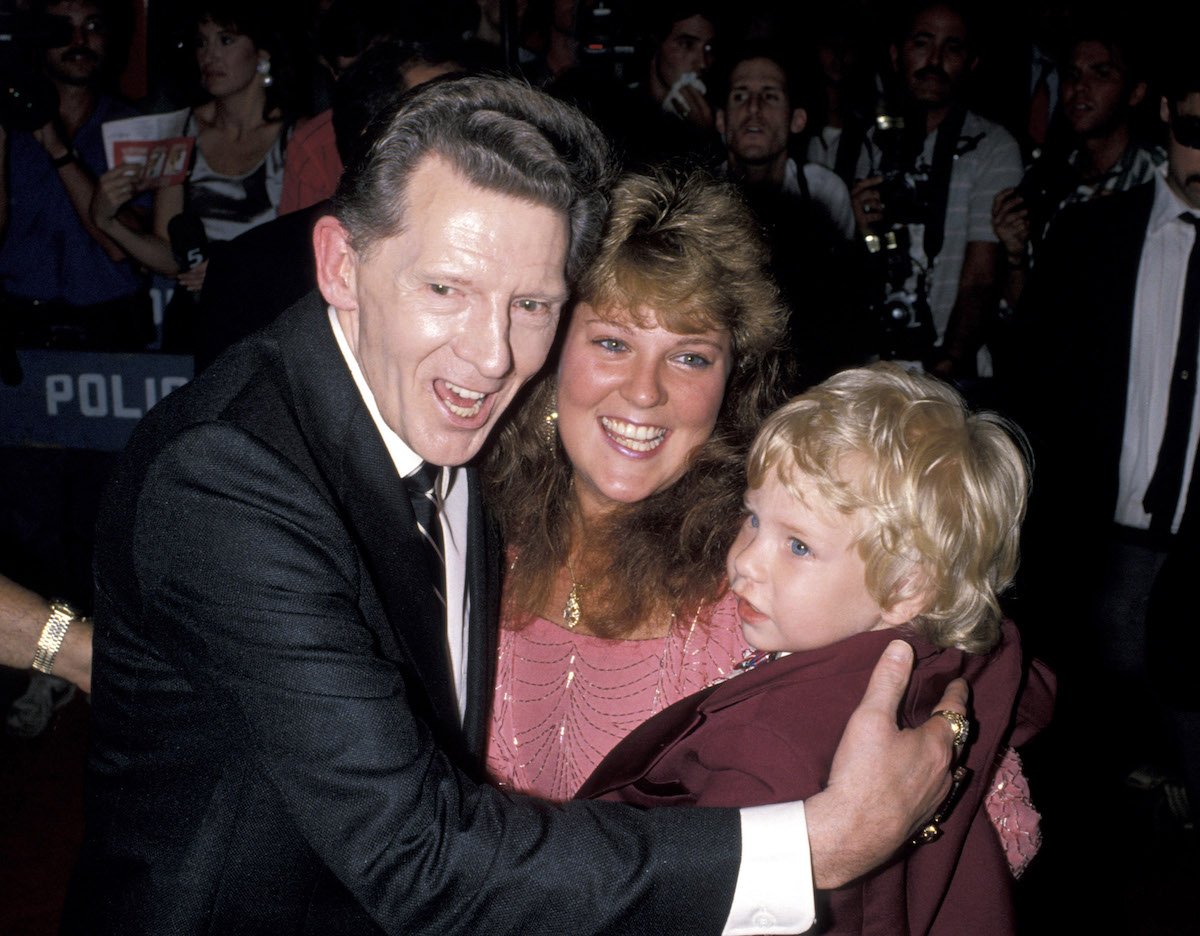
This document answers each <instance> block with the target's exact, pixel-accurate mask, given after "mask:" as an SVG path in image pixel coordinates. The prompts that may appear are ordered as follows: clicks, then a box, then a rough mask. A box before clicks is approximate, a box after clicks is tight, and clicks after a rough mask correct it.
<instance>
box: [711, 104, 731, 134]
mask: <svg viewBox="0 0 1200 936" xmlns="http://www.w3.org/2000/svg"><path fill="white" fill-rule="evenodd" d="M714 119H715V120H716V122H717V133H719V134H721V139H722V140H724V141H725V142H726V143H728V142H729V141H728V140H725V108H723V107H718V108H717V113H716V114H715V115H714Z"/></svg>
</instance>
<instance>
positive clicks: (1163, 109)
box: [1158, 94, 1171, 124]
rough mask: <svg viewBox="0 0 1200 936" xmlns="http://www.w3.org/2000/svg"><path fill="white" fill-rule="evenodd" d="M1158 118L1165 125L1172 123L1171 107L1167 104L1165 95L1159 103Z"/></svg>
mask: <svg viewBox="0 0 1200 936" xmlns="http://www.w3.org/2000/svg"><path fill="white" fill-rule="evenodd" d="M1158 116H1159V117H1160V118H1162V122H1163V123H1165V124H1169V123H1170V122H1171V105H1170V104H1168V103H1167V96H1166V95H1165V94H1164V95H1163V97H1162V100H1160V101H1159V102H1158Z"/></svg>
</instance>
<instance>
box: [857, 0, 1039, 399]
mask: <svg viewBox="0 0 1200 936" xmlns="http://www.w3.org/2000/svg"><path fill="white" fill-rule="evenodd" d="M891 59H892V66H893V68H894V70H895V76H896V80H897V85H898V88H897V90H898V94H897V97H898V99H899V100H898V102H897V103H898V105H899V113H893V114H885V115H879V116H878V117H877V119H876V123H875V126H874V127H872V128H871V130H870V131H869V132H868V135H867V140H866V142H865V143H864V144H863V149H862V152H861V154H860V155H859V160H858V171H857V173H856V175H857V177H858V178H859V181H858V182H857V183H856V184H855V186H854V188H853V189H852V191H851V201H852V204H853V206H854V213H855V221H856V223H857V225H858V229H859V231H860V233H862V234H863V236H864V237H865V238H866V242H867V250H868V252H869V254H870V258H871V259H870V265H871V268H872V269H873V271H874V273H875V277H874V278H875V284H874V287H873V288H874V290H875V296H874V298H873V300H872V304H873V306H874V308H875V311H876V314H877V317H878V319H879V321H880V323H881V325H880V328H881V347H880V354H881V355H882V356H883V357H889V358H894V359H900V360H911V361H916V362H920V363H921V364H922V365H923V366H924V367H925V369H927V370H929V371H931V372H932V373H935V374H937V375H939V376H942V377H953V378H957V379H962V378H972V377H974V376H976V375H977V374H979V375H982V376H988V374H989V373H990V365H991V361H990V358H989V357H988V355H987V354H986V352H984V353H982V354H981V353H980V349H981V348H982V346H983V344H984V341H985V336H986V329H987V325H988V323H989V320H990V319H991V318H992V317H993V315H994V312H995V309H996V308H997V304H998V299H999V287H998V283H997V273H996V271H997V265H998V263H999V262H1000V247H999V244H998V239H997V236H996V233H995V231H994V230H993V229H992V202H993V200H994V198H995V196H996V193H997V192H998V191H1000V190H1001V189H1003V188H1007V187H1010V186H1013V185H1016V184H1017V182H1018V181H1019V180H1020V178H1021V154H1020V150H1019V148H1018V146H1017V142H1016V140H1014V139H1013V137H1012V136H1011V135H1010V134H1009V133H1008V132H1007V131H1006V130H1004V129H1003V128H1002V127H1000V126H999V125H998V124H995V123H992V122H991V121H988V120H985V119H983V118H982V117H980V116H978V115H977V114H975V113H973V112H972V111H970V110H969V109H968V108H967V100H966V98H967V86H968V81H969V79H970V76H971V72H972V71H973V69H974V68H975V65H976V62H977V57H976V54H975V51H974V47H973V45H972V39H971V36H970V32H969V28H968V18H967V15H966V13H965V12H964V10H962V9H960V8H959V7H958V6H957V5H955V4H954V3H949V2H942V0H937V2H933V3H929V2H924V3H920V4H919V5H918V6H916V7H915V8H913V9H912V10H911V14H910V16H909V17H908V18H907V21H906V22H905V23H904V24H903V25H902V27H901V29H900V30H899V31H898V33H897V34H896V39H895V41H894V42H893V44H892V46H891Z"/></svg>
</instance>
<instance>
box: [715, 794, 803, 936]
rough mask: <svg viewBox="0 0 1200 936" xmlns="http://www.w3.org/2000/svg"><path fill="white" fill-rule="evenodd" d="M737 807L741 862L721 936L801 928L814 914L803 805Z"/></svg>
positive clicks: (796, 931) (797, 929)
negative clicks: (739, 826) (740, 820)
mask: <svg viewBox="0 0 1200 936" xmlns="http://www.w3.org/2000/svg"><path fill="white" fill-rule="evenodd" d="M740 812H741V817H742V864H741V868H740V869H739V870H738V880H737V888H736V889H735V890H734V892H733V906H732V907H730V909H729V919H728V920H726V921H725V929H724V931H723V932H724V936H756V934H759V933H780V934H783V933H803V932H804V931H805V930H807V929H809V928H810V927H811V926H812V925H813V921H814V919H815V917H816V902H815V899H814V895H813V878H812V856H811V854H810V853H809V849H808V823H807V822H806V821H805V818H804V804H803V803H801V802H795V803H778V804H775V805H771V806H751V807H748V808H746V809H742V810H740Z"/></svg>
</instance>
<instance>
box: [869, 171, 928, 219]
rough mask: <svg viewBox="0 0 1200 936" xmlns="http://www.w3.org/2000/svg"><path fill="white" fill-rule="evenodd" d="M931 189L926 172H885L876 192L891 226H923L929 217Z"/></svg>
mask: <svg viewBox="0 0 1200 936" xmlns="http://www.w3.org/2000/svg"><path fill="white" fill-rule="evenodd" d="M931 188H932V186H931V184H930V179H929V173H928V172H925V171H921V172H918V171H910V172H901V171H899V170H896V171H892V172H885V173H884V174H883V181H882V182H880V183H879V187H878V188H877V191H878V192H879V200H880V201H881V202H883V211H884V215H885V216H886V217H887V220H888V221H889V222H891V223H892V224H924V223H925V220H926V219H927V218H928V217H929V205H930V195H931Z"/></svg>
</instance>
